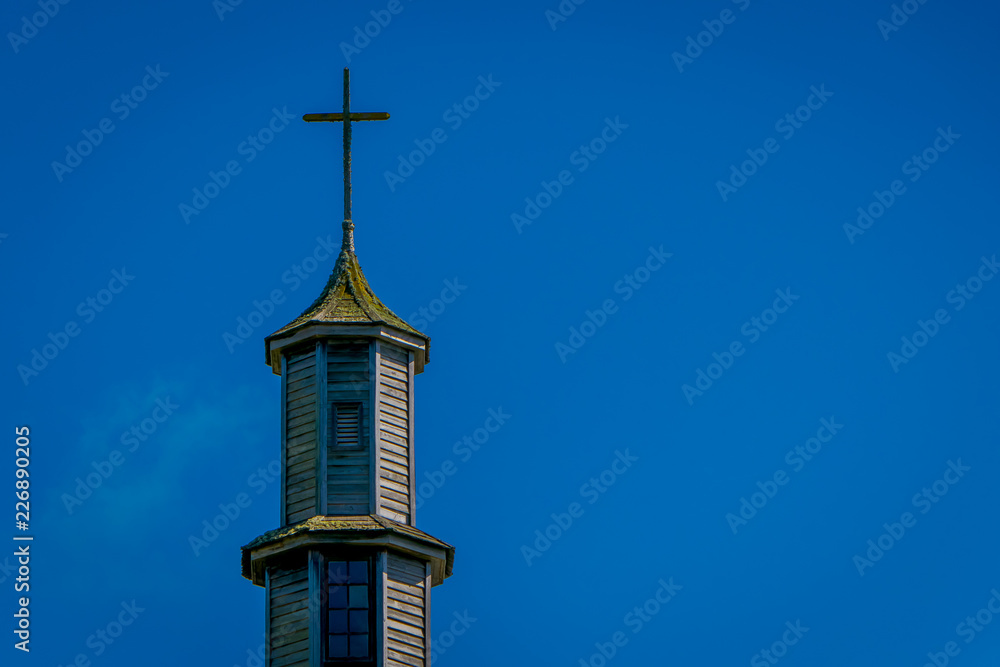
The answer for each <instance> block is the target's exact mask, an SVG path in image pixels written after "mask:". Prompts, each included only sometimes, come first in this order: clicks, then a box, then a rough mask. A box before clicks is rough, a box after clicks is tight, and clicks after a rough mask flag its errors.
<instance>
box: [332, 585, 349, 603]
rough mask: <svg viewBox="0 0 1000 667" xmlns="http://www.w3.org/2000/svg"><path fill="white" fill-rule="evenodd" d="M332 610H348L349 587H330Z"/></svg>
mask: <svg viewBox="0 0 1000 667" xmlns="http://www.w3.org/2000/svg"><path fill="white" fill-rule="evenodd" d="M330 609H347V586H330Z"/></svg>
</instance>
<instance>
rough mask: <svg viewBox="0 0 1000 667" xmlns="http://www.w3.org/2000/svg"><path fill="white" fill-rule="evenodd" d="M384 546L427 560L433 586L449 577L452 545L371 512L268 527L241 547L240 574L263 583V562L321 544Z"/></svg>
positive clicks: (321, 517) (317, 517)
mask: <svg viewBox="0 0 1000 667" xmlns="http://www.w3.org/2000/svg"><path fill="white" fill-rule="evenodd" d="M333 545H344V546H347V545H349V546H372V547H386V548H392V549H393V550H396V551H400V552H403V553H407V554H410V555H412V556H415V557H417V558H420V559H422V560H425V561H429V562H430V563H431V576H432V583H433V585H435V586H437V585H438V584H440V583H442V582H443V581H444V580H445V579H447V578H448V577H450V576H451V573H452V566H453V565H454V562H455V547H453V546H451V545H450V544H448V543H446V542H442V541H441V540H439V539H437V538H436V537H431V536H430V535H428V534H427V533H425V532H423V531H422V530H418V529H417V528H414V527H413V526H408V525H406V524H403V523H399V522H398V521H393V520H392V519H387V518H385V517H382V516H376V515H373V514H366V515H357V516H322V515H320V516H313V517H310V518H308V519H306V520H305V521H300V522H299V523H296V524H292V525H290V526H284V527H282V528H276V529H274V530H269V531H268V532H266V533H264V534H263V535H260V536H258V537H257V538H255V539H254V540H252V541H251V542H250V543H249V544H247V545H246V546H244V547H243V548H242V555H243V558H242V569H243V576H244V577H245V578H247V579H249V580H250V581H252V582H253V583H254V584H256V585H258V586H263V585H264V570H265V566H266V564H267V561H269V560H271V559H272V558H275V557H277V556H279V555H282V554H286V553H289V552H291V551H295V550H299V549H306V548H309V547H321V546H333Z"/></svg>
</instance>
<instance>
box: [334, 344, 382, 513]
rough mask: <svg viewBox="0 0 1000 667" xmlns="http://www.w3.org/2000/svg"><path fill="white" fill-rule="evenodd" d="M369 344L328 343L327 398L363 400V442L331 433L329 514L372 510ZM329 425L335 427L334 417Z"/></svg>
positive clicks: (361, 430) (341, 401)
mask: <svg viewBox="0 0 1000 667" xmlns="http://www.w3.org/2000/svg"><path fill="white" fill-rule="evenodd" d="M369 345H370V343H369V342H368V341H366V340H337V341H330V342H329V343H328V344H327V352H326V354H327V400H328V401H329V402H330V404H333V403H360V404H361V423H360V446H358V447H339V446H337V444H336V442H335V440H336V439H335V438H334V437H333V436H332V434H331V436H330V438H329V440H330V445H329V447H328V448H327V455H326V458H327V479H326V484H327V512H326V513H327V514H331V515H345V514H369V513H370V512H371V503H370V496H371V488H370V486H371V481H370V480H371V460H370V457H371V433H370V431H371V429H370V428H369V426H368V424H369V419H368V415H369V414H370V412H369V411H370V409H371V400H370V395H369V393H370V387H371V380H370V372H369V368H368V367H369V360H368V357H369V352H368V349H369ZM325 428H327V429H331V428H332V421H331V422H330V423H328V424H326V426H325Z"/></svg>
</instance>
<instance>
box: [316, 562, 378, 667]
mask: <svg viewBox="0 0 1000 667" xmlns="http://www.w3.org/2000/svg"><path fill="white" fill-rule="evenodd" d="M377 559H378V556H377V554H372V553H370V552H357V551H354V550H345V551H344V552H343V553H339V554H337V555H330V554H322V556H321V557H320V558H319V566H320V577H319V583H320V591H321V596H320V597H321V599H322V600H323V606H322V609H321V612H320V636H321V637H322V641H321V644H322V645H321V648H320V655H321V659H320V662H321V664H323V665H324V666H326V665H331V666H332V665H353V666H354V667H375V665H376V654H375V653H376V648H377V646H376V643H377V634H378V628H377V619H376V611H377V609H376V591H377V588H378V587H377V582H376V573H377V570H378V568H377ZM338 561H344V562H358V561H364V562H365V563H366V564H367V568H368V657H367V658H351V657H342V658H341V657H332V656H330V636H331V633H330V599H329V598H330V583H331V582H330V580H329V578H330V563H331V562H338ZM338 634H339V633H338ZM347 636H348V637H349V636H350V633H348V635H347ZM348 642H350V640H348Z"/></svg>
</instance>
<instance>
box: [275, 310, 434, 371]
mask: <svg viewBox="0 0 1000 667" xmlns="http://www.w3.org/2000/svg"><path fill="white" fill-rule="evenodd" d="M317 338H377V339H380V340H384V341H387V342H390V343H394V344H395V345H399V346H400V347H403V348H406V349H409V350H413V353H414V354H413V360H414V364H413V366H414V368H413V372H414V373H422V372H423V370H424V366H425V365H426V364H428V363H430V348H431V342H430V339H428V338H423V337H420V336H415V335H413V334H412V333H408V332H406V331H402V330H401V329H397V328H396V327H392V326H389V325H387V324H382V323H374V324H346V323H339V322H305V323H303V324H302V325H300V326H298V327H296V328H294V329H290V330H288V331H284V332H282V333H281V335H280V336H275V334H271V335H270V336H268V337H267V338H265V339H264V352H265V355H266V360H267V364H268V365H270V366H271V370H272V371H273V372H274V374H275V375H281V351H282V350H283V349H285V348H287V347H290V346H293V345H298V344H299V343H303V342H306V341H310V340H315V339H317Z"/></svg>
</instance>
